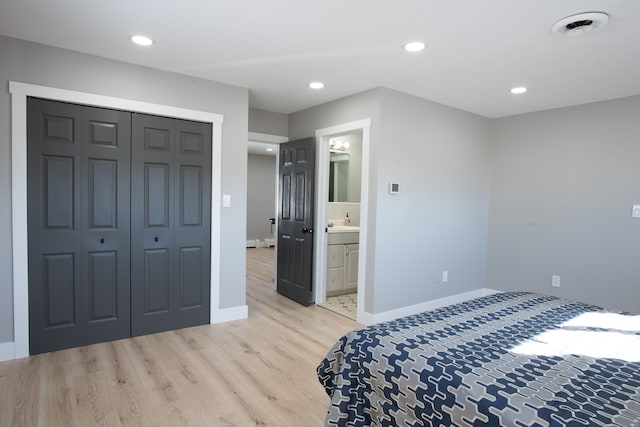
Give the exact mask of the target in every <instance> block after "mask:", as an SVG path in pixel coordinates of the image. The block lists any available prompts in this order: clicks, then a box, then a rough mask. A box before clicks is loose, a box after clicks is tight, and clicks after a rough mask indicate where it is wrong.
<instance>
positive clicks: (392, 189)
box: [389, 182, 400, 194]
mask: <svg viewBox="0 0 640 427" xmlns="http://www.w3.org/2000/svg"><path fill="white" fill-rule="evenodd" d="M399 192H400V184H398V183H397V182H390V183H389V194H398V193H399Z"/></svg>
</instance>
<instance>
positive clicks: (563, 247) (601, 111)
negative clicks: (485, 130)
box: [487, 96, 640, 313]
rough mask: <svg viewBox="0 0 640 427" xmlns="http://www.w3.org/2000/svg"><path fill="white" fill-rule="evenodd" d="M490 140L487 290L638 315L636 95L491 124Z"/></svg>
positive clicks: (639, 117)
mask: <svg viewBox="0 0 640 427" xmlns="http://www.w3.org/2000/svg"><path fill="white" fill-rule="evenodd" d="M491 136H492V139H493V161H492V174H493V178H492V181H493V184H492V188H491V211H490V227H489V247H488V269H487V283H488V286H489V287H494V288H497V289H501V290H511V289H514V290H529V291H538V292H543V293H547V294H554V295H558V296H561V297H567V298H571V299H575V300H580V301H585V302H588V303H594V304H598V305H603V306H606V307H609V308H613V309H623V310H629V311H632V312H635V313H640V218H631V206H632V204H634V203H635V204H640V167H639V166H638V162H639V161H640V96H635V97H631V98H624V99H619V100H614V101H607V102H600V103H594V104H588V105H582V106H577V107H570V108H563V109H556V110H550V111H544V112H539V113H532V114H525V115H521V116H514V117H509V118H504V119H499V120H494V121H493V122H492V124H491ZM552 274H557V275H560V276H561V286H560V288H554V287H551V275H552Z"/></svg>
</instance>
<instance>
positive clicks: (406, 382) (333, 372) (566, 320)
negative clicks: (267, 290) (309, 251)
mask: <svg viewBox="0 0 640 427" xmlns="http://www.w3.org/2000/svg"><path fill="white" fill-rule="evenodd" d="M639 319H640V317H639V316H631V315H625V314H617V313H609V312H606V311H605V310H604V309H602V308H600V307H596V306H592V305H587V304H582V303H577V302H572V301H568V300H564V299H559V298H556V297H552V296H545V295H539V294H533V293H526V292H511V293H501V294H495V295H490V296H486V297H483V298H478V299H475V300H471V301H467V302H464V303H461V304H455V305H451V306H448V307H444V308H440V309H437V310H434V311H429V312H425V313H421V314H417V315H413V316H408V317H404V318H401V319H398V320H394V321H391V322H385V323H381V324H377V325H372V326H369V327H366V328H363V329H359V330H355V331H353V332H350V333H349V334H347V335H345V336H343V337H342V338H340V340H338V342H336V344H335V345H334V346H333V348H332V349H331V350H330V351H329V353H328V354H327V356H326V358H325V359H324V360H323V361H322V362H321V364H320V365H319V366H318V369H317V373H318V378H319V380H320V383H321V384H322V385H323V386H324V388H325V390H326V392H327V394H328V395H329V396H330V397H331V402H330V405H329V409H328V413H327V418H326V422H325V424H326V425H327V426H370V425H372V426H569V425H570V426H580V425H585V426H587V425H588V426H595V425H599V426H612V425H620V426H640V324H639V322H640V321H639Z"/></svg>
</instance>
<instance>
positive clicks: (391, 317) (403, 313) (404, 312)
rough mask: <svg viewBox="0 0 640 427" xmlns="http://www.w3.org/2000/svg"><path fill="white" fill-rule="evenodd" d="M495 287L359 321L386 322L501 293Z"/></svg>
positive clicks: (367, 317) (366, 315)
mask: <svg viewBox="0 0 640 427" xmlns="http://www.w3.org/2000/svg"><path fill="white" fill-rule="evenodd" d="M499 292H500V291H496V290H494V289H489V288H480V289H475V290H473V291H469V292H464V293H461V294H456V295H451V296H448V297H444V298H439V299H435V300H432V301H426V302H422V303H420V304H414V305H410V306H408V307H402V308H398V309H396V310H389V311H384V312H382V313H378V314H371V313H365V315H364V316H363V317H362V321H360V319H359V320H358V322H360V323H362V324H363V325H372V324H374V323H380V322H386V321H387V320H394V319H398V318H400V317H404V316H410V315H412V314H418V313H422V312H424V311H429V310H435V309H436V308H440V307H445V306H447V305H451V304H457V303H460V302H464V301H468V300H471V299H474V298H480V297H484V296H487V295H492V294H496V293H499Z"/></svg>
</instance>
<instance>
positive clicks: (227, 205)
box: [222, 194, 231, 208]
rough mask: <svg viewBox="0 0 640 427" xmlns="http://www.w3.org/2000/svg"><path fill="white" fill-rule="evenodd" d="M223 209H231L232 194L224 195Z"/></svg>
mask: <svg viewBox="0 0 640 427" xmlns="http://www.w3.org/2000/svg"><path fill="white" fill-rule="evenodd" d="M222 207H223V208H230V207H231V194H223V195H222Z"/></svg>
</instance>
